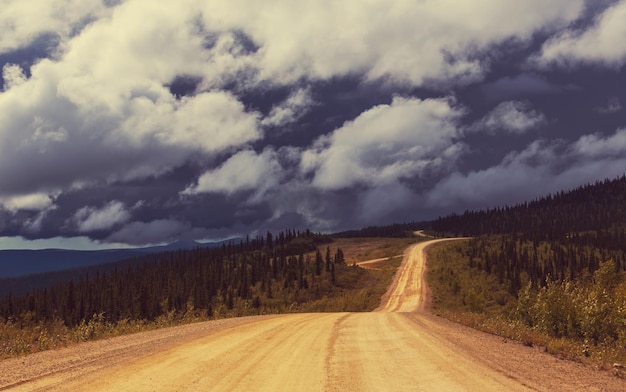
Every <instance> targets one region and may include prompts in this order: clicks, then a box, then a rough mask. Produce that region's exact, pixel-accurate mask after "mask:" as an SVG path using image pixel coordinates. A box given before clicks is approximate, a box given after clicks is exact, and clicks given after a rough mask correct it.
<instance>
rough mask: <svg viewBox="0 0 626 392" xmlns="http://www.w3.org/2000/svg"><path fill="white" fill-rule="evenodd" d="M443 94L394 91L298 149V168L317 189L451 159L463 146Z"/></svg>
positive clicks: (373, 180)
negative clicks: (412, 95)
mask: <svg viewBox="0 0 626 392" xmlns="http://www.w3.org/2000/svg"><path fill="white" fill-rule="evenodd" d="M461 113H462V111H461V110H460V109H456V108H454V107H453V106H452V105H451V103H450V102H449V101H448V100H445V99H426V100H420V99H413V98H411V99H406V98H399V97H396V98H394V99H393V101H392V103H391V104H390V105H379V106H376V107H374V108H371V109H369V110H368V111H366V112H364V113H362V114H361V115H359V117H357V118H356V119H355V120H354V121H351V122H347V123H346V124H344V125H343V126H342V127H341V128H339V129H337V130H335V131H334V132H333V133H332V134H331V135H327V136H323V137H321V138H320V139H319V140H317V142H316V143H315V145H314V147H313V148H311V149H309V150H306V151H305V152H304V153H303V155H302V161H301V170H302V172H303V173H305V174H312V175H313V180H312V183H313V185H314V186H315V187H319V188H322V189H340V188H347V187H351V186H352V185H355V184H383V183H389V182H393V181H396V180H398V179H402V178H409V177H412V176H415V175H419V174H421V173H423V172H425V171H426V170H437V169H438V168H439V167H441V166H446V165H449V164H450V163H451V162H452V163H453V162H454V161H455V159H456V158H457V156H458V155H459V153H460V151H461V150H462V148H463V146H462V145H461V144H458V143H456V142H454V140H453V139H454V138H455V137H456V136H458V130H457V128H456V124H455V123H456V120H457V119H458V117H459V116H460V115H461Z"/></svg>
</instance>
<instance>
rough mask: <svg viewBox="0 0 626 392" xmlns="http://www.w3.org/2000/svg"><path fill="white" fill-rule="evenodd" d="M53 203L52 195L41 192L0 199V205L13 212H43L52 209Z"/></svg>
mask: <svg viewBox="0 0 626 392" xmlns="http://www.w3.org/2000/svg"><path fill="white" fill-rule="evenodd" d="M52 203H53V201H52V198H51V197H50V195H49V194H47V193H41V192H38V193H31V194H26V195H18V196H5V197H0V205H2V206H4V208H6V209H7V210H9V211H12V212H15V211H18V210H33V211H41V210H45V209H47V208H49V207H51V206H52Z"/></svg>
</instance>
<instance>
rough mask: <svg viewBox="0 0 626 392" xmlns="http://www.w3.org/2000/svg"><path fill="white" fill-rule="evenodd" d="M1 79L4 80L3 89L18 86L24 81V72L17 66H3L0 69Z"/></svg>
mask: <svg viewBox="0 0 626 392" xmlns="http://www.w3.org/2000/svg"><path fill="white" fill-rule="evenodd" d="M2 79H3V80H4V89H5V90H8V89H10V88H11V87H15V86H19V85H20V84H22V83H24V82H25V81H26V76H25V75H24V70H23V69H22V67H20V66H19V65H17V64H4V66H3V67H2Z"/></svg>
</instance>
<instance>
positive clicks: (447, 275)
mask: <svg viewBox="0 0 626 392" xmlns="http://www.w3.org/2000/svg"><path fill="white" fill-rule="evenodd" d="M469 253H470V252H469V241H460V242H454V243H443V244H439V245H436V246H434V247H432V248H430V250H429V252H428V283H429V286H430V288H431V290H432V293H433V312H434V313H435V314H437V315H440V316H443V317H445V318H448V319H450V320H453V321H456V322H459V323H461V324H464V325H468V326H471V327H473V328H477V329H480V330H483V331H486V332H489V333H493V334H496V335H499V336H502V337H504V338H508V339H512V340H515V341H519V342H522V343H523V344H525V345H527V346H540V347H543V348H544V349H545V351H546V352H549V353H551V354H554V355H556V356H559V357H561V358H566V359H570V360H575V361H579V362H583V363H587V364H591V365H594V366H597V367H599V368H604V369H612V370H613V371H614V372H615V373H616V374H618V375H622V373H623V371H622V370H621V369H620V368H619V367H614V363H616V362H617V363H624V362H625V361H626V277H624V275H623V274H621V273H620V274H616V273H615V266H614V264H612V262H610V261H609V262H606V263H603V264H601V266H600V269H598V271H596V272H595V273H594V274H593V275H587V276H586V277H583V278H580V279H576V280H574V281H565V282H562V283H561V282H552V283H548V284H547V285H546V286H545V287H541V288H537V287H532V286H531V285H530V284H528V282H527V279H523V281H522V288H521V289H520V290H519V292H518V293H517V295H511V294H510V282H507V281H506V280H504V281H502V282H501V281H500V280H499V279H498V276H497V275H495V274H488V273H487V272H485V271H484V269H481V267H480V265H479V263H480V260H478V261H477V260H473V262H472V264H474V265H473V266H472V267H470V258H469V256H468V254H469ZM540 257H541V255H540ZM477 264H478V265H477ZM524 280H526V281H524Z"/></svg>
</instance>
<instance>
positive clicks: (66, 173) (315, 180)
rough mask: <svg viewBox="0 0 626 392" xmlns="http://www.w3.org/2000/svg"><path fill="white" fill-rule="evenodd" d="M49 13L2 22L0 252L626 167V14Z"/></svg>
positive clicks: (62, 4)
mask: <svg viewBox="0 0 626 392" xmlns="http://www.w3.org/2000/svg"><path fill="white" fill-rule="evenodd" d="M40 3H41V4H39V5H40V12H39V13H38V14H36V15H29V14H28V12H27V10H26V8H25V6H24V5H23V4H22V3H21V2H19V1H17V0H15V1H9V2H8V4H7V7H5V8H6V12H5V9H3V13H2V15H1V16H0V26H14V28H13V29H11V30H10V31H8V30H7V31H0V37H2V38H0V68H1V69H2V80H1V82H2V90H1V92H0V237H8V239H7V238H4V239H3V241H4V242H3V243H7V241H10V239H11V238H17V237H18V236H21V237H24V238H26V239H30V240H37V239H43V238H49V239H54V240H53V241H58V242H59V243H68V242H67V241H70V242H71V241H74V242H75V243H79V242H80V243H84V242H85V238H89V239H91V240H92V241H97V242H100V243H104V244H109V243H110V244H113V243H114V244H116V245H119V243H125V244H132V245H142V244H148V243H161V242H170V241H174V240H177V239H199V240H201V239H221V238H226V237H229V236H235V235H242V234H246V233H254V232H263V231H265V230H268V229H269V230H279V229H282V228H284V227H292V228H296V229H304V228H311V229H313V230H322V231H335V230H343V229H349V228H355V227H359V226H365V225H372V224H385V223H391V222H394V221H406V220H424V219H430V218H434V217H436V216H438V215H442V214H446V213H449V212H452V211H462V210H465V209H466V208H472V207H485V206H490V205H494V204H502V203H510V202H516V201H521V200H522V199H527V198H534V197H536V196H538V195H540V194H543V193H545V192H549V191H556V190H559V189H561V188H567V187H572V186H577V185H580V184H582V183H584V182H588V181H593V180H595V179H598V178H604V177H606V176H612V175H619V174H622V172H623V170H624V169H623V168H624V167H625V165H624V160H625V159H626V144H625V143H624V131H623V130H624V128H625V127H626V111H625V110H624V109H623V108H622V105H623V102H626V95H625V94H626V92H624V91H623V88H622V87H621V86H623V85H624V82H626V69H625V67H624V62H625V57H624V55H623V54H624V53H626V46H624V45H625V44H624V42H623V40H622V39H621V38H622V37H623V34H621V33H622V32H623V30H621V29H623V27H622V26H623V23H617V22H616V21H619V20H621V19H620V16H621V15H622V14H623V13H624V10H626V1H602V2H589V1H584V0H558V1H552V2H550V3H549V4H548V3H546V2H545V1H539V0H529V1H524V2H517V3H515V4H514V5H512V4H511V3H507V4H504V3H502V2H501V1H498V0H487V1H485V2H484V3H483V4H482V6H481V7H480V8H477V7H475V6H472V5H469V4H468V5H466V6H464V5H461V4H460V3H459V2H458V1H453V0H443V1H440V2H414V3H411V2H406V3H402V4H395V5H393V6H392V5H390V4H389V3H388V2H384V1H380V2H376V1H374V2H369V3H367V4H363V3H361V2H357V1H352V0H350V1H347V2H341V3H339V2H312V3H310V4H307V6H306V7H307V9H306V15H307V16H306V18H307V23H303V22H302V15H303V10H302V7H301V5H299V6H295V5H294V3H293V2H291V1H288V0H270V1H268V2H262V3H259V2H253V1H249V0H236V1H232V2H224V1H218V0H211V1H206V0H203V1H199V0H185V1H184V4H182V5H177V6H176V7H172V6H170V5H167V4H161V3H158V2H156V3H155V2H153V1H150V0H127V1H124V2H117V1H108V2H102V1H97V0H93V1H85V2H82V3H81V5H80V6H76V4H75V2H69V1H58V2H53V3H50V2H44V1H40ZM268 9H269V10H273V11H274V12H266V11H267V10H268ZM511 14H515V15H518V16H519V17H516V18H510V15H511ZM622 19H623V18H622ZM1 29H2V28H1V27H0V30H1ZM62 238H66V239H71V240H64V239H62ZM20 241H21V240H20ZM23 243H24V242H23V241H22V242H20V244H23ZM47 243H49V242H47Z"/></svg>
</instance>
